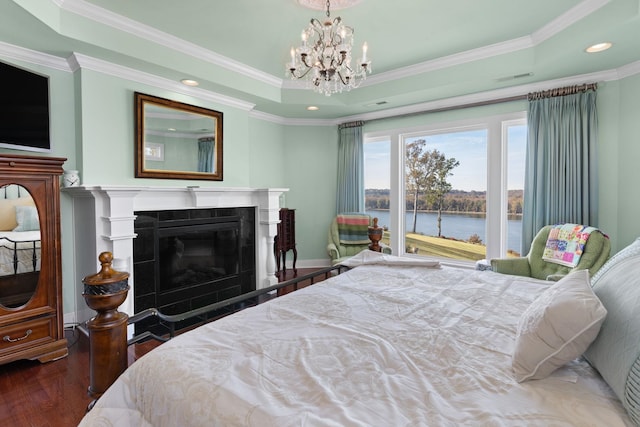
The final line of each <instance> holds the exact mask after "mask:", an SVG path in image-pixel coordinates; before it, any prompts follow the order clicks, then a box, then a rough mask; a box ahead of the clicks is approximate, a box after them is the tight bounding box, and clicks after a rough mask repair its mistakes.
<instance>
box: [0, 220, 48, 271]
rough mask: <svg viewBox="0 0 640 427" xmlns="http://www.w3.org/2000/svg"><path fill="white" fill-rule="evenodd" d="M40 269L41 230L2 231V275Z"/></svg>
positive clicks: (0, 266)
mask: <svg viewBox="0 0 640 427" xmlns="http://www.w3.org/2000/svg"><path fill="white" fill-rule="evenodd" d="M34 271H40V231H39V230H32V231H0V276H10V275H13V274H21V273H30V272H34Z"/></svg>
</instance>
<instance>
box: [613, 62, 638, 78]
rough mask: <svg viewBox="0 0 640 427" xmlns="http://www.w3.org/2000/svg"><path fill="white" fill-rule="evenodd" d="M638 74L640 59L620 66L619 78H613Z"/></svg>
mask: <svg viewBox="0 0 640 427" xmlns="http://www.w3.org/2000/svg"><path fill="white" fill-rule="evenodd" d="M636 74H640V61H636V62H632V63H631V64H627V65H623V66H622V67H620V68H618V72H617V78H616V79H611V80H617V79H624V78H626V77H630V76H633V75H636Z"/></svg>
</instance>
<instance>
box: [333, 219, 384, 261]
mask: <svg viewBox="0 0 640 427" xmlns="http://www.w3.org/2000/svg"><path fill="white" fill-rule="evenodd" d="M369 225H371V222H370V223H369ZM328 238H329V243H328V244H327V253H328V254H329V258H331V265H336V264H340V263H341V262H342V261H344V260H345V259H347V258H350V257H352V256H354V255H357V254H359V253H360V252H362V251H363V250H364V249H368V248H369V243H370V242H369V243H366V244H364V243H350V244H344V243H340V234H339V230H338V221H337V219H336V218H333V220H332V221H331V225H330V226H329V236H328ZM380 246H382V253H385V254H391V248H390V247H389V246H387V245H384V244H382V243H380Z"/></svg>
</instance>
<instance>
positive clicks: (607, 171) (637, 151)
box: [600, 74, 640, 250]
mask: <svg viewBox="0 0 640 427" xmlns="http://www.w3.org/2000/svg"><path fill="white" fill-rule="evenodd" d="M616 86H619V90H618V91H616V92H615V93H614V94H612V97H614V98H618V99H619V102H618V109H617V111H615V110H614V111H612V114H615V113H617V117H618V118H619V123H618V126H616V130H617V131H616V132H611V135H610V136H611V138H603V139H602V140H601V141H600V142H601V144H602V147H603V150H607V151H609V150H611V151H612V152H613V153H614V156H615V158H616V159H617V161H616V162H613V161H612V162H611V164H605V165H604V166H601V167H600V174H601V176H603V177H613V179H617V190H618V191H617V192H616V194H617V199H614V200H612V201H611V202H612V206H614V207H615V208H616V209H615V212H612V213H611V216H612V219H611V223H612V225H614V224H615V225H616V226H617V227H616V235H615V238H614V239H613V243H614V247H615V248H616V249H617V250H619V249H622V248H623V247H624V246H626V245H628V244H629V243H631V242H632V241H633V240H635V239H636V238H637V237H639V236H640V222H639V221H638V216H639V213H640V197H639V196H640V190H638V188H639V186H638V185H639V184H640V166H639V165H640V75H638V74H636V75H635V76H631V77H628V78H626V79H623V80H621V81H620V82H619V85H616ZM614 95H619V96H614ZM612 110H613V109H612ZM612 121H613V118H612ZM607 136H609V135H607ZM615 188H616V186H614V185H612V190H613V189H615ZM605 190H608V189H605ZM601 193H602V191H601ZM613 218H615V219H613Z"/></svg>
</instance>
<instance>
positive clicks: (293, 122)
mask: <svg viewBox="0 0 640 427" xmlns="http://www.w3.org/2000/svg"><path fill="white" fill-rule="evenodd" d="M249 117H252V118H254V119H258V120H264V121H267V122H271V123H276V124H279V125H285V126H337V125H339V124H340V123H342V122H343V121H344V120H342V119H340V118H338V119H295V118H287V117H282V116H276V115H275V114H269V113H265V112H262V111H257V110H253V111H251V112H250V113H249Z"/></svg>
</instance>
